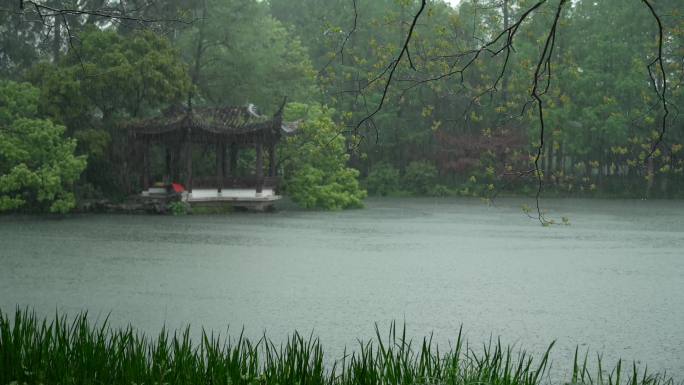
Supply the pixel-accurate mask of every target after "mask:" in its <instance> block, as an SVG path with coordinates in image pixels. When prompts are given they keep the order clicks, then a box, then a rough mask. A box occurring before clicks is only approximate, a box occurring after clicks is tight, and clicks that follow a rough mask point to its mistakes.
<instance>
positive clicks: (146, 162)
mask: <svg viewBox="0 0 684 385" xmlns="http://www.w3.org/2000/svg"><path fill="white" fill-rule="evenodd" d="M149 188H150V140H149V139H148V138H145V140H144V141H143V191H147V190H148V189H149Z"/></svg>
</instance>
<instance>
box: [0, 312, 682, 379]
mask: <svg viewBox="0 0 684 385" xmlns="http://www.w3.org/2000/svg"><path fill="white" fill-rule="evenodd" d="M552 347H553V343H552V344H551V345H550V346H549V348H548V350H547V351H546V353H545V354H543V355H542V356H541V357H539V358H538V359H535V358H533V357H532V356H530V355H529V354H527V353H525V352H524V351H516V352H514V351H513V350H512V348H511V347H504V346H502V345H501V343H500V342H499V341H496V342H490V343H489V344H485V345H484V346H483V347H481V348H479V347H478V348H477V349H476V348H473V347H471V346H469V345H468V343H467V342H465V341H464V339H463V338H462V335H461V333H460V331H459V334H458V337H457V339H456V341H455V344H454V345H453V346H451V347H450V349H449V350H447V351H440V350H439V348H438V347H437V346H436V345H435V344H433V343H432V337H428V338H424V339H423V340H422V341H421V342H420V343H417V344H414V342H413V341H412V340H411V339H408V338H407V337H406V329H405V328H403V329H400V330H398V329H397V327H396V326H395V325H392V326H391V327H390V329H389V334H388V335H387V336H385V337H383V336H382V335H381V333H380V331H379V329H378V328H377V326H376V338H375V339H374V340H373V341H369V342H361V341H360V342H359V346H358V347H357V349H355V350H354V352H353V353H349V354H347V353H345V354H344V355H343V357H341V358H340V359H339V360H337V361H332V360H326V359H325V358H324V351H323V348H322V346H321V344H320V343H319V341H318V339H317V338H315V337H313V336H312V335H310V336H308V337H305V336H302V335H300V334H298V333H295V334H293V335H292V336H291V337H290V338H289V339H288V340H287V342H285V343H284V344H282V345H276V344H274V343H273V342H272V341H271V340H269V339H268V338H266V337H262V338H260V339H258V340H256V341H251V340H250V339H248V338H245V337H244V336H243V335H242V334H240V335H239V336H237V337H236V338H225V337H222V336H220V335H215V334H213V333H207V332H205V331H204V330H203V331H202V334H201V338H200V340H199V341H198V342H197V343H193V342H192V341H191V339H190V329H189V328H186V329H184V330H182V331H181V332H173V333H169V331H167V330H165V329H164V330H162V332H161V333H160V334H159V335H158V336H157V337H156V338H149V337H145V336H144V335H143V334H141V333H139V332H137V331H136V330H135V329H133V328H132V327H130V326H129V327H126V328H112V327H110V326H109V325H108V323H107V320H105V321H104V322H102V323H101V324H99V325H97V324H93V323H91V322H90V321H89V320H88V316H87V314H80V315H78V316H77V317H75V318H73V319H72V320H69V319H68V318H67V317H66V316H64V315H61V316H60V315H56V316H55V318H54V319H53V320H50V321H48V320H46V319H40V318H39V317H37V316H36V314H35V313H34V312H31V311H27V310H17V311H16V313H15V314H14V317H13V319H11V318H10V317H9V316H7V315H5V314H3V313H2V312H0V385H4V384H15V383H17V384H24V383H26V384H62V385H69V384H127V385H131V384H150V385H152V384H157V385H162V384H193V385H200V384H203V385H205V384H207V385H208V384H279V385H286V384H297V385H316V384H331V385H332V384H335V385H338V384H339V385H346V384H349V385H351V384H360V385H365V384H368V385H371V384H454V385H456V384H459V385H460V384H464V385H465V384H472V385H483V384H492V385H536V384H540V383H545V382H549V381H550V379H549V376H548V369H549V366H550V364H549V352H550V350H551V348H552ZM587 361H588V358H587V356H586V355H585V356H584V357H583V358H581V357H579V355H578V354H577V352H576V354H575V360H574V366H573V367H574V369H573V371H572V373H571V375H572V377H571V378H572V382H573V383H577V384H579V383H582V384H587V385H594V384H596V385H674V381H673V380H672V379H671V378H667V377H665V376H661V375H653V374H648V373H647V372H646V371H645V370H644V371H642V372H641V371H639V370H638V369H637V367H636V365H634V364H633V365H632V366H631V368H629V370H627V369H624V368H623V366H622V363H621V362H618V364H617V366H616V367H615V368H613V369H612V370H611V371H605V369H604V368H603V366H602V364H603V363H602V360H601V359H600V358H599V359H598V362H597V364H598V369H596V370H595V371H594V373H593V374H592V373H590V372H591V371H590V369H589V366H588V364H587ZM330 362H333V363H332V364H327V365H326V364H325V363H330Z"/></svg>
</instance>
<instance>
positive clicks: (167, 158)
mask: <svg viewBox="0 0 684 385" xmlns="http://www.w3.org/2000/svg"><path fill="white" fill-rule="evenodd" d="M164 167H165V171H164V172H165V173H166V175H165V179H166V180H164V183H168V184H171V183H173V167H172V166H171V150H170V149H169V146H168V145H166V146H165V155H164Z"/></svg>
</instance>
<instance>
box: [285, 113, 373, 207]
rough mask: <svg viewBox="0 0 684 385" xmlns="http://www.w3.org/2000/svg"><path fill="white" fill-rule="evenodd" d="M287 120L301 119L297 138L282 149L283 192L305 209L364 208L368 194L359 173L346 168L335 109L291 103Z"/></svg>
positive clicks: (292, 139)
mask: <svg viewBox="0 0 684 385" xmlns="http://www.w3.org/2000/svg"><path fill="white" fill-rule="evenodd" d="M286 117H287V119H288V120H295V119H302V123H301V124H300V126H299V131H298V133H297V135H295V136H291V137H288V138H287V139H286V140H285V143H284V145H283V146H282V148H281V154H282V159H283V162H284V167H283V168H284V170H285V183H284V189H285V191H286V192H287V194H288V195H289V196H290V197H291V198H292V200H293V201H294V202H295V203H297V204H299V205H300V206H302V207H305V208H320V209H327V210H341V209H346V208H355V207H362V206H363V198H365V197H366V191H365V190H363V189H362V188H361V187H360V185H359V181H358V177H359V172H358V170H355V169H352V168H349V167H347V166H346V163H347V160H348V158H349V156H348V155H347V153H346V151H345V138H344V136H341V135H339V132H338V129H339V128H338V127H337V126H336V125H335V123H334V122H333V120H332V110H330V109H327V108H325V107H322V106H318V105H313V106H308V105H305V104H298V103H292V104H290V105H288V108H287V110H286Z"/></svg>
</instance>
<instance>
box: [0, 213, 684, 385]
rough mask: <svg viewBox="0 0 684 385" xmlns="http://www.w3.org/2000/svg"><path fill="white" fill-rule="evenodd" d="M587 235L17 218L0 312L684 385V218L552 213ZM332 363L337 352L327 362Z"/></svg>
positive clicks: (458, 218) (516, 224)
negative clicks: (548, 363)
mask: <svg viewBox="0 0 684 385" xmlns="http://www.w3.org/2000/svg"><path fill="white" fill-rule="evenodd" d="M544 203H545V205H546V206H547V207H548V208H550V209H552V210H551V213H552V215H557V217H558V218H560V216H568V217H569V218H570V221H571V223H572V225H570V226H554V227H549V228H543V227H541V226H539V224H538V223H536V222H534V221H531V220H529V219H528V218H527V217H526V216H524V215H523V214H522V212H521V210H520V207H521V205H522V204H523V202H522V201H518V200H499V201H498V202H497V205H498V207H496V208H493V207H487V206H484V205H482V204H481V203H480V202H479V201H477V200H457V199H453V200H452V199H436V200H433V199H382V200H370V201H369V202H368V208H367V209H365V210H355V211H346V212H335V213H326V212H305V211H297V210H290V209H283V210H281V211H279V212H277V213H274V214H268V215H264V214H261V215H259V214H233V215H230V216H188V217H161V216H122V215H86V216H73V217H68V218H66V219H61V220H56V219H39V218H34V217H4V218H0V267H1V268H0V307H1V308H2V309H3V310H4V311H12V310H13V309H14V307H15V306H17V305H19V306H30V307H34V308H36V309H37V310H38V311H39V312H41V313H45V314H49V313H52V312H54V310H55V309H59V310H61V311H66V312H69V313H75V312H77V311H80V310H82V309H87V310H88V311H89V313H90V314H91V315H93V316H94V317H97V316H101V317H102V316H104V315H105V314H107V313H109V312H111V317H110V319H111V320H112V322H113V323H115V324H128V323H129V322H130V323H132V324H133V325H135V326H137V327H139V328H141V329H144V330H146V331H149V332H156V331H158V330H159V329H160V328H161V325H162V324H164V323H166V325H168V326H170V327H179V326H182V325H184V324H186V323H192V324H194V325H203V326H205V327H207V328H211V329H215V330H218V331H224V330H225V329H226V326H227V325H229V324H230V325H232V327H233V330H234V329H235V327H241V326H242V325H244V326H245V328H246V331H247V333H248V334H251V335H259V334H260V333H261V332H262V331H264V330H267V331H268V334H269V335H270V336H271V337H274V338H275V339H280V338H282V337H283V336H284V335H286V334H287V333H289V332H291V331H293V330H294V329H298V330H300V331H306V332H308V331H311V330H314V331H315V333H316V334H317V335H319V336H320V337H321V339H322V341H323V343H324V345H326V346H327V347H329V351H330V352H331V353H332V354H336V353H338V352H341V351H342V348H343V347H344V346H345V345H346V346H348V347H353V346H355V345H356V338H358V337H361V338H368V337H371V336H372V335H373V333H374V329H373V325H374V323H375V322H378V323H379V326H380V327H381V328H382V327H383V325H388V324H389V322H390V321H391V320H398V321H400V322H402V321H405V322H406V324H407V328H408V332H409V334H410V335H414V336H416V337H422V336H423V335H425V334H427V333H429V332H430V331H434V332H435V338H436V339H437V340H438V341H441V342H442V343H446V341H448V340H453V339H454V338H455V335H456V333H457V331H458V328H459V325H461V324H463V325H464V330H465V331H466V333H467V336H468V338H469V339H470V340H471V341H473V342H478V343H479V342H481V341H485V340H487V339H488V338H489V337H490V335H493V336H501V337H502V340H503V342H505V343H512V344H516V346H519V347H525V348H528V349H529V350H533V351H540V350H543V349H544V348H545V347H546V346H547V345H548V343H549V342H550V341H552V340H553V339H557V340H558V342H557V347H556V348H555V353H554V355H553V359H554V361H555V362H558V363H559V364H557V365H556V366H558V365H561V366H562V365H564V363H565V362H566V361H567V360H568V359H570V358H571V355H572V353H573V352H574V347H575V346H576V345H579V346H580V348H581V349H590V350H591V351H599V352H604V357H605V358H606V359H608V360H609V361H610V360H614V359H617V358H618V357H622V358H625V359H628V360H632V359H634V360H638V361H641V362H643V363H648V365H649V370H663V369H667V370H668V372H670V373H671V374H674V375H676V376H677V377H679V378H682V377H684V359H683V357H684V327H682V325H683V324H684V323H683V321H682V320H684V204H682V203H681V202H677V201H657V202H652V201H601V200H564V201H555V200H546V201H545V202H544ZM326 353H327V352H326Z"/></svg>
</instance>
